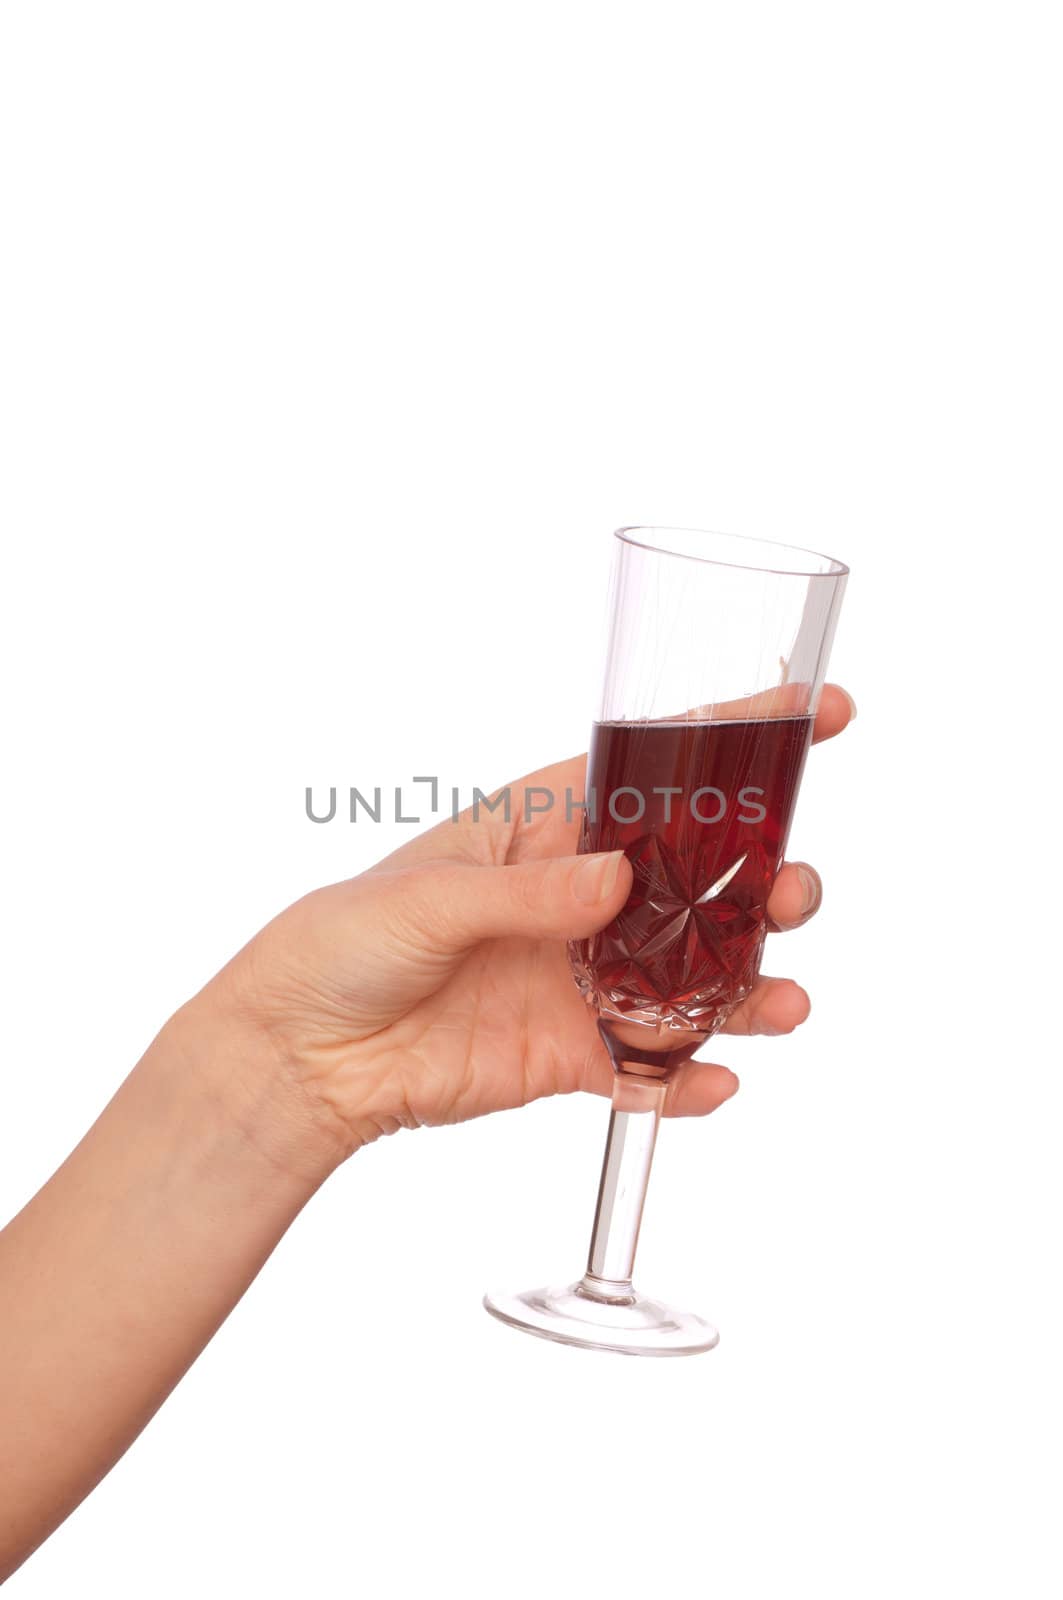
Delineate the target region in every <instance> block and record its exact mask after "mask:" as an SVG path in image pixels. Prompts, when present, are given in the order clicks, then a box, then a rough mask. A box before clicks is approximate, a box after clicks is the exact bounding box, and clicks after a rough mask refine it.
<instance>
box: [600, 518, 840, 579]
mask: <svg viewBox="0 0 1063 1600" xmlns="http://www.w3.org/2000/svg"><path fill="white" fill-rule="evenodd" d="M676 533H681V534H694V535H697V536H700V537H701V538H704V539H706V540H711V539H719V540H722V541H725V542H726V543H728V544H732V543H733V544H735V545H738V546H748V547H749V549H750V552H751V553H752V551H753V550H754V549H759V550H762V551H764V552H765V554H766V553H767V552H768V551H778V552H779V558H780V560H786V559H787V558H790V557H794V556H804V557H806V558H807V561H816V562H819V563H821V565H819V566H817V567H815V568H813V567H810V566H809V565H807V563H806V564H805V565H802V566H796V565H793V564H790V565H785V566H784V565H776V564H774V562H773V563H771V564H769V563H768V562H767V561H756V560H749V561H741V560H735V559H731V558H728V557H727V556H721V555H698V554H697V552H696V551H692V550H677V549H676V548H675V547H674V545H669V544H668V543H667V542H663V536H664V535H667V534H676ZM640 535H642V536H643V537H639V536H640ZM654 535H657V537H656V538H654V537H653V536H654ZM613 538H614V539H619V540H620V541H621V543H622V544H630V545H635V546H637V547H638V548H639V549H641V550H649V551H650V552H651V554H653V555H658V556H675V557H677V558H678V559H679V560H680V561H696V562H698V563H700V564H701V565H702V566H708V567H733V568H735V569H736V570H738V571H740V572H766V573H770V574H772V575H773V576H776V577H780V578H834V579H837V578H844V577H847V576H848V573H849V568H848V567H847V566H846V564H845V562H844V561H839V560H837V558H836V557H835V556H828V555H824V554H823V553H822V551H819V550H807V549H805V548H804V547H803V546H801V545H795V544H780V543H778V542H777V541H776V540H774V539H755V538H750V537H747V536H746V535H744V534H738V533H721V532H720V531H719V530H718V529H713V528H679V527H664V526H657V525H650V524H647V525H634V524H632V525H630V526H624V527H622V528H617V529H615V530H614V533H613ZM823 562H826V563H827V566H826V567H824V566H823V565H822V563H823Z"/></svg>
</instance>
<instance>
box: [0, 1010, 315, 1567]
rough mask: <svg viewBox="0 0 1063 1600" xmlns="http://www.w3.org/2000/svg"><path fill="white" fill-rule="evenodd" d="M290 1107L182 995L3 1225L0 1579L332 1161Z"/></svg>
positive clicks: (202, 1340) (81, 1490)
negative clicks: (53, 1168) (45, 1177)
mask: <svg viewBox="0 0 1063 1600" xmlns="http://www.w3.org/2000/svg"><path fill="white" fill-rule="evenodd" d="M193 1052H194V1053H193ZM259 1065H261V1063H259ZM296 1108H297V1101H296V1098H295V1095H294V1093H293V1091H292V1090H291V1089H290V1088H286V1086H285V1085H284V1084H283V1082H282V1081H281V1079H280V1076H279V1074H276V1073H272V1074H269V1073H263V1074H261V1075H260V1076H259V1077H258V1078H257V1079H256V1078H255V1077H254V1076H253V1075H252V1074H251V1072H249V1070H248V1064H247V1063H246V1062H245V1061H241V1060H240V1059H238V1057H237V1054H236V1052H235V1050H232V1051H231V1050H230V1049H229V1047H228V1045H227V1042H226V1034H225V1028H224V1025H223V1024H222V1022H221V1020H220V1019H215V1018H214V1017H213V1016H212V1015H211V1008H210V1005H209V1003H207V1002H203V1001H199V1002H196V1001H193V1002H192V1004H191V1006H190V1007H186V1008H185V1010H184V1011H182V1012H179V1013H178V1015H177V1016H176V1017H175V1018H174V1019H173V1020H172V1021H171V1022H170V1023H168V1024H167V1026H166V1028H164V1029H163V1031H162V1033H161V1034H160V1035H159V1037H158V1038H157V1039H156V1041H155V1042H154V1044H153V1045H152V1046H151V1048H150V1049H149V1050H148V1052H147V1053H146V1055H145V1056H144V1057H143V1059H142V1060H141V1061H140V1063H139V1064H138V1065H137V1067H136V1068H135V1069H134V1071H133V1072H132V1073H131V1074H130V1076H129V1077H128V1078H127V1079H126V1081H125V1082H124V1083H123V1085H122V1087H121V1088H120V1089H119V1091H118V1093H117V1094H116V1095H115V1097H114V1099H113V1100H112V1101H111V1102H110V1104H109V1105H108V1106H107V1107H106V1109H105V1110H104V1112H103V1113H102V1115H101V1116H100V1117H99V1119H98V1120H97V1122H96V1123H95V1124H94V1125H93V1127H92V1128H91V1129H90V1130H89V1132H88V1133H87V1134H86V1136H85V1138H84V1139H83V1140H82V1142H81V1143H80V1144H79V1145H78V1147H77V1149H76V1150H74V1152H73V1153H72V1154H71V1156H70V1157H69V1159H68V1160H67V1161H66V1162H65V1163H64V1164H63V1166H62V1167H61V1168H60V1169H59V1171H58V1172H57V1173H56V1174H55V1175H54V1177H52V1178H51V1179H50V1180H49V1182H48V1183H47V1184H45V1186H44V1188H43V1189H42V1190H41V1191H40V1193H39V1194H37V1195H36V1196H35V1198H34V1199H33V1200H31V1201H30V1203H29V1204H28V1205H27V1206H26V1207H25V1209H24V1210H23V1211H22V1212H21V1213H20V1214H19V1215H18V1216H17V1217H15V1218H14V1220H13V1221H12V1222H11V1223H9V1225H8V1226H7V1228H5V1229H4V1231H3V1233H2V1234H0V1306H2V1308H3V1309H2V1313H0V1418H2V1425H0V1581H2V1580H3V1579H4V1578H5V1577H7V1576H8V1575H9V1574H10V1573H11V1572H12V1571H14V1569H15V1568H16V1567H17V1566H18V1565H19V1564H20V1563H21V1562H22V1561H24V1560H25V1559H26V1557H27V1556H28V1555H29V1554H30V1553H31V1551H32V1550H34V1549H35V1548H36V1546H37V1545H38V1544H40V1542H41V1541H42V1540H43V1539H45V1538H47V1536H48V1534H49V1533H51V1532H52V1530H53V1529H54V1528H55V1527H56V1526H57V1525H58V1524H59V1523H60V1522H61V1521H62V1520H63V1518H64V1517H66V1516H68V1515H69V1513H70V1512H71V1511H72V1510H73V1509H74V1507H75V1506H76V1505H77V1504H78V1503H79V1501H81V1500H82V1499H83V1498H84V1496H85V1495H86V1494H88V1493H89V1491H90V1490H91V1489H92V1488H93V1487H94V1486H95V1484H96V1483H97V1482H98V1481H99V1480H100V1478H101V1477H103V1475H104V1474H105V1473H106V1472H107V1471H108V1470H109V1468H110V1467H111V1466H112V1465H113V1464H114V1462H115V1461H116V1460H117V1459H118V1458H119V1456H121V1455H122V1453H123V1452H124V1451H125V1450H126V1449H127V1448H128V1446H129V1445H130V1443H131V1442H132V1440H133V1439H134V1438H135V1437H136V1435H137V1434H138V1433H139V1432H140V1430H141V1429H142V1428H143V1427H144V1425H145V1424H146V1423H147V1422H148V1420H149V1419H150V1418H151V1416H152V1415H153V1414H154V1412H155V1411H156V1410H157V1409H158V1407H159V1406H160V1405H161V1404H162V1402H163V1401H164V1400H165V1398H166V1396H167V1395H168V1394H169V1392H170V1390H171V1389H172V1388H173V1386H174V1385H175V1384H176V1383H177V1381H178V1380H179V1379H180V1377H181V1376H182V1374H183V1373H184V1372H185V1370H186V1369H187V1368H188V1366H189V1365H190V1364H191V1362H192V1361H193V1360H194V1359H195V1357H196V1356H197V1355H198V1354H199V1352H200V1351H201V1350H202V1348H203V1346H204V1345H205V1344H206V1343H207V1341H208V1340H209V1339H210V1338H211V1336H212V1335H213V1334H214V1332H215V1331H216V1330H217V1328H218V1326H219V1325H220V1324H221V1323H222V1322H223V1321H224V1319H225V1317H226V1316H227V1315H228V1314H229V1312H230V1311H231V1310H232V1307H233V1306H234V1305H235V1304H236V1302H237V1300H239V1298H240V1296H241V1295H242V1294H243V1292H244V1290H245V1289H246V1288H247V1286H248V1284H249V1283H250V1282H251V1280H252V1279H253V1278H254V1277H255V1275H256V1273H257V1272H258V1271H259V1269H260V1267H261V1266H262V1264H263V1262H264V1261H265V1260H266V1258H267V1257H268V1256H269V1254H270V1252H271V1251H272V1250H273V1248H274V1246H275V1245H276V1244H277V1242H278V1240H279V1239H280V1238H281V1236H282V1234H283V1233H284V1231H285V1229H286V1228H287V1227H288V1225H289V1224H290V1223H291V1222H292V1220H293V1219H294V1217H295V1216H296V1215H297V1214H298V1212H299V1211H300V1209H301V1208H302V1206H303V1205H304V1204H305V1203H306V1201H307V1200H308V1199H309V1197H310V1196H311V1194H312V1193H313V1192H314V1190H315V1189H316V1188H317V1187H318V1186H319V1184H320V1183H321V1182H322V1181H323V1180H324V1178H325V1177H326V1176H327V1174H328V1172H329V1171H330V1170H331V1168H332V1166H334V1165H335V1164H336V1162H338V1161H339V1160H340V1159H341V1157H342V1154H343V1152H342V1150H341V1149H340V1147H339V1146H338V1145H337V1144H336V1143H335V1142H334V1140H333V1139H332V1138H330V1137H329V1136H328V1135H327V1132H326V1130H325V1129H324V1128H323V1127H322V1126H320V1125H317V1124H314V1123H313V1121H312V1119H311V1118H310V1117H309V1116H308V1114H307V1112H306V1110H305V1107H302V1106H300V1107H299V1110H298V1114H295V1113H296Z"/></svg>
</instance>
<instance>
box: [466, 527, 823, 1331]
mask: <svg viewBox="0 0 1063 1600" xmlns="http://www.w3.org/2000/svg"><path fill="white" fill-rule="evenodd" d="M615 537H616V540H617V545H616V550H615V558H614V564H613V581H612V589H611V596H610V630H609V644H608V649H607V654H606V668H605V684H604V689H603V693H602V698H601V703H600V711H599V716H598V720H597V721H596V723H595V724H594V729H593V733H592V736H591V746H590V755H589V759H588V765H587V793H586V797H585V809H584V812H583V823H582V829H581V837H580V850H581V852H582V851H599V850H616V849H622V850H623V851H624V852H625V854H626V855H627V857H628V859H629V860H630V862H631V866H632V870H633V875H634V882H633V887H632V890H631V893H630V895H629V897H628V900H627V902H626V904H625V905H624V908H623V910H622V911H621V912H620V914H619V915H618V916H617V917H616V919H615V920H614V921H613V922H611V923H610V924H609V926H608V927H606V928H604V929H603V930H602V931H601V932H600V933H597V934H595V935H594V936H593V937H591V938H589V939H583V940H579V941H574V942H573V943H572V944H571V945H570V947H569V954H570V959H571V963H572V969H573V973H574V976H575V979H576V982H577V984H578V986H579V988H580V990H581V992H582V994H583V996H584V998H585V999H586V1001H587V1003H588V1004H589V1005H590V1006H591V1008H592V1009H593V1011H594V1013H595V1015H596V1018H597V1022H598V1028H599V1031H600V1033H601V1036H602V1040H603V1042H604V1044H605V1046H606V1049H607V1050H608V1052H609V1056H610V1059H611V1060H612V1063H613V1069H614V1086H613V1103H612V1110H611V1114H610V1119H609V1132H608V1137H607V1139H606V1146H605V1159H604V1161H603V1164H602V1175H601V1181H600V1184H599V1189H598V1203H597V1208H596V1211H595V1217H594V1226H593V1229H592V1232H591V1243H590V1251H589V1255H588V1260H587V1269H586V1271H585V1273H584V1275H583V1277H582V1278H580V1279H579V1280H578V1281H577V1282H575V1283H572V1284H570V1285H568V1286H567V1287H564V1288H543V1289H532V1290H528V1291H526V1292H524V1293H521V1294H500V1295H495V1294H490V1295H488V1296H486V1297H485V1300H484V1304H485V1306H486V1307H487V1309H488V1311H490V1312H491V1313H492V1315H494V1316H496V1317H498V1318H499V1319H500V1320H501V1321H503V1322H506V1323H509V1324H510V1325H511V1326H512V1327H516V1328H519V1329H521V1330H523V1331H525V1332H527V1333H534V1334H538V1335H540V1336H541V1337H543V1338H547V1339H554V1340H557V1341H559V1342H560V1343H563V1344H575V1345H584V1346H589V1347H592V1348H596V1349H603V1350H617V1351H621V1352H624V1353H626V1354H630V1355H691V1354H694V1353H695V1352H697V1351H702V1350H711V1349H712V1348H713V1346H714V1345H715V1344H716V1343H717V1341H718V1338H719V1335H718V1333H717V1331H716V1329H715V1328H714V1327H712V1325H711V1324H710V1323H707V1322H705V1321H703V1320H702V1319H701V1318H700V1317H697V1316H694V1315H693V1314H692V1313H690V1312H685V1311H678V1310H675V1309H674V1308H672V1307H670V1306H667V1305H665V1304H664V1303H663V1302H661V1301H658V1300H653V1299H650V1298H648V1297H647V1296H645V1295H643V1294H640V1293H639V1292H638V1290H636V1289H635V1288H634V1286H633V1284H632V1271H633V1268H634V1262H635V1247H636V1244H637V1241H638V1234H639V1226H640V1223H641V1220H642V1211H643V1205H644V1202H645V1198H646V1187H647V1184H648V1182H649V1175H650V1164H651V1161H652V1159H653V1150H654V1144H655V1142H656V1138H657V1127H658V1123H659V1122H660V1116H661V1110H662V1107H663V1105H664V1100H665V1096H666V1094H667V1092H668V1085H669V1083H670V1082H671V1081H672V1079H673V1078H674V1076H675V1074H676V1073H677V1072H678V1071H679V1070H680V1069H681V1067H682V1065H683V1063H684V1062H686V1061H688V1060H689V1059H690V1057H691V1056H692V1055H693V1054H694V1052H695V1051H696V1050H697V1049H698V1048H699V1047H700V1046H701V1045H703V1044H704V1043H705V1041H706V1040H707V1039H709V1038H711V1037H712V1035H713V1034H714V1033H715V1032H716V1031H717V1030H718V1029H719V1028H720V1027H721V1026H722V1025H723V1023H724V1022H725V1021H726V1020H727V1018H728V1017H729V1016H730V1014H731V1012H732V1011H733V1010H734V1009H735V1007H736V1006H738V1005H740V1004H741V1002H742V1001H743V1000H744V999H745V998H746V996H747V995H748V994H749V993H750V991H751V989H752V987H753V983H754V981H755V979H756V976H757V973H758V970H759V967H760V957H761V952H762V950H763V946H764V937H765V934H766V932H767V903H768V896H769V894H770V892H771V887H772V884H773V882H774V880H775V876H776V873H777V872H778V870H779V867H780V866H781V865H782V860H783V851H784V849H785V846H786V837H787V833H788V831H789V826H790V819H791V816H792V813H793V807H794V802H795V800H796V798H797V791H798V787H799V784H800V780H801V772H802V769H803V767H804V762H805V756H806V754H807V751H808V747H809V744H810V742H811V738H812V725H813V721H814V718H815V714H816V708H817V705H818V702H819V695H820V690H821V688H822V686H823V679H824V675H825V673H826V668H827V658H828V655H829V652H830V645H831V640H832V638H833V635H834V629H835V626H836V624H837V620H838V613H839V610H840V608H841V601H842V595H843V592H844V589H845V582H846V577H847V575H848V568H847V567H845V566H844V565H843V564H842V563H841V562H840V561H835V560H832V559H831V557H829V556H822V555H818V554H816V553H814V552H812V551H808V550H799V549H795V548H792V547H791V546H788V545H781V544H774V543H771V542H768V541H764V540H759V539H739V538H735V537H733V536H729V535H726V534H717V533H708V532H701V531H698V530H695V529H688V528H621V529H619V531H618V532H617V534H616V536H615Z"/></svg>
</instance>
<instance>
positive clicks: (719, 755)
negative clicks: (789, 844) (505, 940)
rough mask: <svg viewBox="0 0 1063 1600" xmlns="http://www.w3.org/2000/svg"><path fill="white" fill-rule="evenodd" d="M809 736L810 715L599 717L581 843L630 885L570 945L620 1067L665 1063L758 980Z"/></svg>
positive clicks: (689, 1048)
mask: <svg viewBox="0 0 1063 1600" xmlns="http://www.w3.org/2000/svg"><path fill="white" fill-rule="evenodd" d="M811 737H812V718H811V717H778V718H761V719H759V720H755V721H749V722H738V721H733V722H732V721H725V722H603V723H598V724H596V726H595V729H594V734H593V737H592V740H591V749H590V759H589V761H588V765H587V799H588V810H587V812H586V813H585V815H584V824H583V837H582V840H581V844H580V848H581V850H584V851H587V850H617V849H622V850H623V851H624V852H625V854H626V855H627V857H628V859H629V860H630V862H631V865H632V868H633V871H634V880H635V881H634V885H633V887H632V890H631V894H630V896H629V898H628V901H627V904H626V905H625V906H624V909H623V910H622V911H621V913H620V915H619V916H618V917H617V918H616V919H615V921H613V922H611V923H610V924H609V926H608V927H607V928H604V929H603V930H602V931H601V932H600V933H598V934H595V935H594V937H593V938H591V939H583V940H578V941H574V942H573V943H572V944H571V945H570V947H569V950H570V955H571V959H572V966H573V971H574V973H575V976H576V982H577V983H578V985H579V987H580V990H581V992H582V993H583V995H584V996H585V997H586V999H587V1000H588V1001H589V1002H590V1003H591V1004H592V1005H593V1006H594V1008H595V1010H596V1011H597V1012H598V1016H599V1020H600V1025H601V1030H602V1034H603V1037H604V1038H605V1041H606V1044H607V1045H608V1046H609V1049H610V1052H611V1053H612V1055H613V1059H614V1062H616V1064H617V1065H619V1064H620V1058H621V1057H622V1058H623V1059H624V1060H625V1061H627V1062H628V1063H629V1065H631V1066H632V1068H633V1069H634V1070H640V1071H646V1070H647V1069H652V1068H653V1067H654V1066H656V1067H657V1069H658V1070H667V1068H668V1067H670V1066H672V1065H674V1064H675V1063H676V1062H678V1061H681V1060H683V1059H685V1058H686V1057H687V1056H689V1055H691V1054H692V1053H693V1051H694V1050H695V1049H697V1047H698V1045H699V1044H701V1043H702V1042H703V1041H704V1040H705V1039H707V1038H708V1037H709V1035H710V1034H713V1033H715V1032H716V1030H717V1029H718V1028H719V1027H720V1026H721V1025H722V1024H723V1023H724V1022H725V1021H726V1019H727V1017H728V1016H729V1014H730V1013H731V1012H732V1011H733V1010H734V1008H735V1007H736V1006H737V1005H738V1004H739V1003H740V1002H741V1001H742V1000H744V999H745V997H746V995H747V994H748V993H749V991H750V989H751V988H752V985H753V981H754V979H755V977H756V975H757V969H758V967H759V965H760V956H761V950H762V948H763V945H764V936H765V933H766V931H767V903H768V895H769V892H770V890H771V886H772V883H773V881H774V878H775V874H776V873H777V872H778V870H779V867H780V865H781V863H782V856H783V849H784V847H785V844H786V836H787V833H788V831H789V826H790V817H791V814H792V811H793V806H794V800H795V799H796V796H797V789H798V784H799V783H800V780H801V771H802V768H803V767H804V763H805V755H806V754H807V751H808V746H809V743H810V741H811Z"/></svg>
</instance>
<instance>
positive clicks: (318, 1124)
mask: <svg viewBox="0 0 1063 1600" xmlns="http://www.w3.org/2000/svg"><path fill="white" fill-rule="evenodd" d="M221 988H222V985H221V984H220V979H219V978H215V979H214V980H213V981H212V982H211V983H209V984H208V985H207V986H206V988H205V989H202V990H201V991H200V992H199V994H197V995H195V996H194V997H193V998H192V999H191V1000H189V1001H188V1002H187V1003H186V1004H185V1005H183V1006H182V1007H181V1008H180V1009H179V1010H178V1011H176V1012H175V1013H174V1015H173V1016H172V1017H171V1018H170V1020H169V1021H168V1022H167V1023H166V1024H165V1026H164V1027H163V1029H162V1031H161V1033H160V1034H159V1036H158V1038H157V1039H156V1041H155V1043H154V1044H153V1045H152V1047H151V1051H150V1052H149V1054H152V1053H154V1052H159V1053H163V1054H165V1055H166V1056H167V1057H169V1058H171V1059H172V1060H173V1061H174V1062H175V1063H176V1064H177V1065H178V1068H179V1070H180V1071H181V1073H182V1075H183V1076H184V1077H185V1078H186V1079H187V1080H188V1081H189V1082H190V1083H192V1084H194V1086H195V1092H196V1095H197V1097H198V1098H199V1100H200V1101H201V1103H202V1104H203V1105H204V1106H205V1107H208V1108H209V1109H210V1111H211V1112H212V1113H213V1115H214V1116H215V1117H217V1118H218V1119H219V1120H220V1121H221V1122H222V1123H223V1124H224V1125H225V1126H226V1127H228V1128H229V1129H231V1130H232V1131H233V1132H234V1133H236V1134H238V1135H239V1137H240V1138H241V1140H242V1141H243V1142H244V1143H246V1145H247V1147H248V1149H249V1151H252V1152H254V1153H256V1154H257V1155H258V1156H259V1157H260V1158H261V1160H262V1161H263V1162H264V1163H265V1164H266V1165H268V1166H271V1167H273V1168H275V1169H276V1170H277V1171H278V1172H279V1173H280V1174H283V1175H284V1177H285V1178H290V1179H295V1180H296V1181H297V1182H301V1183H305V1184H308V1185H309V1186H310V1187H311V1188H312V1189H313V1188H317V1187H319V1186H320V1184H322V1183H323V1182H324V1181H325V1179H326V1178H327V1177H328V1176H329V1174H330V1173H332V1172H334V1171H335V1169H336V1168H337V1167H338V1166H340V1165H341V1164H342V1162H343V1161H345V1160H346V1158H347V1157H348V1156H349V1155H350V1154H351V1152H352V1149H353V1148H354V1144H353V1143H352V1141H351V1139H350V1135H349V1131H348V1130H347V1129H346V1127H345V1126H344V1125H343V1123H342V1122H341V1121H340V1119H339V1118H338V1117H336V1116H334V1114H333V1113H332V1112H331V1111H330V1109H329V1107H328V1106H327V1105H325V1104H323V1103H320V1102H318V1101H317V1100H316V1099H315V1098H314V1097H313V1096H312V1095H311V1094H310V1093H309V1092H308V1090H307V1088H306V1087H305V1086H304V1085H303V1084H302V1083H301V1082H300V1080H299V1077H298V1075H297V1074H296V1073H295V1072H294V1070H293V1069H292V1067H291V1064H290V1063H289V1062H287V1061H286V1060H285V1058H284V1056H283V1054H282V1053H281V1052H279V1051H278V1050H277V1049H276V1046H275V1044H274V1042H273V1040H272V1039H271V1038H270V1036H269V1033H268V1030H266V1029H264V1028H261V1027H260V1026H258V1025H257V1023H256V1022H255V1020H254V1019H253V1018H250V1017H247V1016H245V1015H244V1014H243V1013H242V1012H241V1010H240V1008H239V1007H237V1006H235V1005H233V1004H230V1003H229V1002H228V1001H227V999H226V997H225V994H224V993H223V992H219V991H220V990H221Z"/></svg>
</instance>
